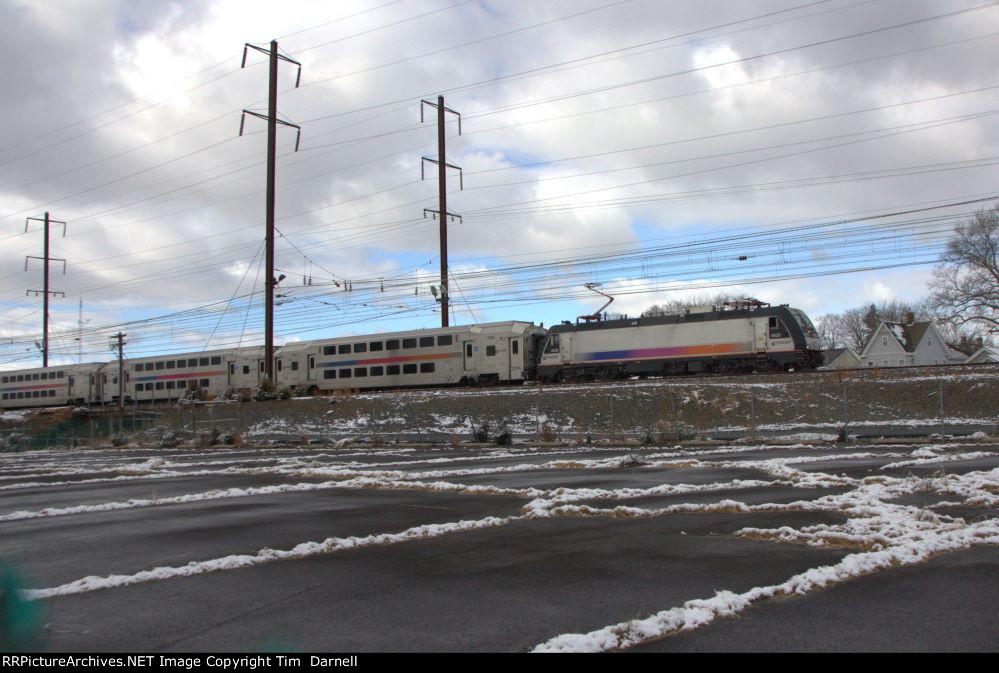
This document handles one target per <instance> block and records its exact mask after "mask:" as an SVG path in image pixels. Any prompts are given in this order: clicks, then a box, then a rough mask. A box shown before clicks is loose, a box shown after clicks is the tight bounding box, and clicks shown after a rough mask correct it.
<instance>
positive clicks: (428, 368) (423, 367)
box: [420, 362, 434, 374]
mask: <svg viewBox="0 0 999 673" xmlns="http://www.w3.org/2000/svg"><path fill="white" fill-rule="evenodd" d="M420 373H421V374H433V373H434V363H433V362H421V363H420Z"/></svg>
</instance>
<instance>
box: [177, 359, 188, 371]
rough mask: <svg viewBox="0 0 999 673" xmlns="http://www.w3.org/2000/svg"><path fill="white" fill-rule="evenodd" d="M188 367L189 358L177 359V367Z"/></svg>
mask: <svg viewBox="0 0 999 673" xmlns="http://www.w3.org/2000/svg"><path fill="white" fill-rule="evenodd" d="M186 367H187V360H177V369H185V368H186Z"/></svg>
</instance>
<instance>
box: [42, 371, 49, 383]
mask: <svg viewBox="0 0 999 673" xmlns="http://www.w3.org/2000/svg"><path fill="white" fill-rule="evenodd" d="M48 380H49V373H48V372H42V381H48Z"/></svg>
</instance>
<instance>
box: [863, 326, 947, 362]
mask: <svg viewBox="0 0 999 673" xmlns="http://www.w3.org/2000/svg"><path fill="white" fill-rule="evenodd" d="M881 324H882V325H883V326H884V327H885V329H886V330H887V331H888V333H889V334H891V335H892V336H893V337H895V341H897V342H898V345H899V346H901V347H902V350H904V351H905V352H906V353H914V352H915V351H916V348H918V347H919V344H920V342H921V341H922V340H923V337H925V336H926V333H927V332H929V331H930V326H931V325H932V324H933V323H932V322H929V321H927V322H914V323H912V324H910V325H904V324H902V323H899V322H888V321H887V320H885V321H882V323H881ZM880 331H881V328H880V327H879V328H878V329H877V330H875V331H874V334H872V335H871V338H870V339H868V341H867V343H866V344H864V348H863V349H862V350H861V356H863V355H864V354H865V353H867V351H868V350H869V349H870V347H871V344H872V343H874V338H875V337H877V335H878V333H879V332H880Z"/></svg>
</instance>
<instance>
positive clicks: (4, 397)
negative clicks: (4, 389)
mask: <svg viewBox="0 0 999 673" xmlns="http://www.w3.org/2000/svg"><path fill="white" fill-rule="evenodd" d="M4 378H6V377H4ZM4 383H7V381H4ZM3 399H7V393H4V394H3Z"/></svg>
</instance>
